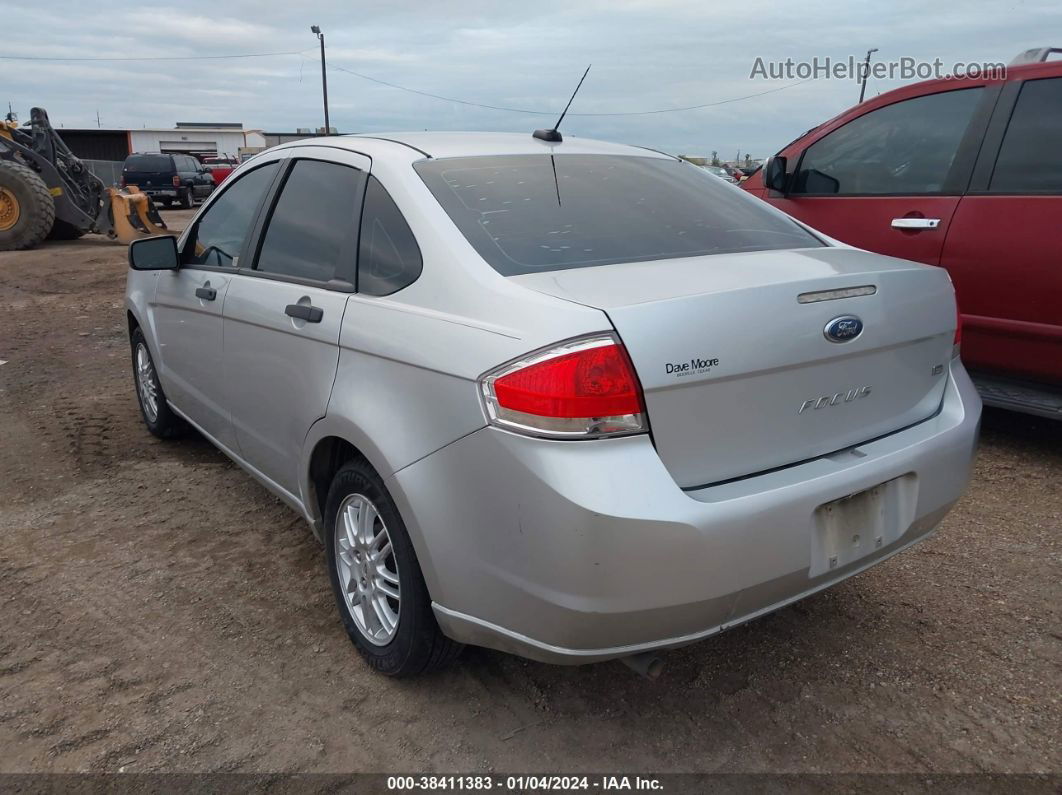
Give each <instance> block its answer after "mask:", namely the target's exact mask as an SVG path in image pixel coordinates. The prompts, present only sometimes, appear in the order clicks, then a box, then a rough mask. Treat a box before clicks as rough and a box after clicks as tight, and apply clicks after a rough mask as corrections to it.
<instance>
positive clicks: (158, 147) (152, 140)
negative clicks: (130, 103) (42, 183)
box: [58, 122, 266, 160]
mask: <svg viewBox="0 0 1062 795" xmlns="http://www.w3.org/2000/svg"><path fill="white" fill-rule="evenodd" d="M58 132H59V135H60V137H62V139H63V141H65V142H66V145H67V146H69V147H70V149H71V150H72V151H73V153H74V154H75V155H77V156H78V157H80V158H82V159H85V160H125V158H126V155H129V154H131V153H133V152H169V153H181V154H193V155H199V156H208V155H232V156H233V157H236V156H238V155H239V154H240V153H241V152H246V151H257V150H259V149H263V148H264V147H265V145H266V139H265V136H264V135H263V134H262V132H261V130H245V129H244V128H243V125H242V124H240V123H239V122H202V123H201V122H177V126H176V127H173V128H158V127H152V128H144V129H140V130H93V129H91V128H89V129H66V128H62V129H60V130H59V131H58Z"/></svg>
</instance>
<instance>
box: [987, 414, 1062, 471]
mask: <svg viewBox="0 0 1062 795" xmlns="http://www.w3.org/2000/svg"><path fill="white" fill-rule="evenodd" d="M981 444H982V445H984V444H1001V445H1008V446H1010V445H1014V446H1023V447H1025V448H1026V450H1027V452H1029V453H1032V454H1040V455H1045V456H1051V457H1054V458H1057V459H1062V418H1060V419H1057V420H1054V419H1048V418H1047V417H1037V416H1034V415H1032V414H1019V413H1018V412H1016V411H1006V410H1004V409H997V408H991V407H987V406H986V407H985V410H984V413H983V414H982V416H981Z"/></svg>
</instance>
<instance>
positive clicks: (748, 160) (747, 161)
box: [745, 153, 752, 168]
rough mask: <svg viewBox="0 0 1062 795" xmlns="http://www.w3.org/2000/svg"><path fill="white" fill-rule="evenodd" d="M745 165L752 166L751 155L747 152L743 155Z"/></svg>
mask: <svg viewBox="0 0 1062 795" xmlns="http://www.w3.org/2000/svg"><path fill="white" fill-rule="evenodd" d="M745 167H746V168H752V155H750V154H747V153H746V155H745Z"/></svg>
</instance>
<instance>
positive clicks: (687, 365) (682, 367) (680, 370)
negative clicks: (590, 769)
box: [665, 356, 719, 378]
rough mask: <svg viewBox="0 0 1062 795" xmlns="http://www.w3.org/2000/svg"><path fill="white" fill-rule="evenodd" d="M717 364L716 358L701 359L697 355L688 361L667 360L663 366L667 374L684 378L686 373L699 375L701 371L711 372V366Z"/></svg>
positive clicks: (716, 365)
mask: <svg viewBox="0 0 1062 795" xmlns="http://www.w3.org/2000/svg"><path fill="white" fill-rule="evenodd" d="M718 366H719V360H718V359H702V358H700V357H699V356H695V357H694V358H692V359H690V360H689V361H688V362H675V363H672V362H668V363H667V364H666V365H665V367H666V368H667V374H668V375H673V376H675V378H684V377H685V376H687V375H700V374H701V373H710V372H712V368H713V367H718Z"/></svg>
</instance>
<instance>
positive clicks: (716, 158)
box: [712, 149, 719, 166]
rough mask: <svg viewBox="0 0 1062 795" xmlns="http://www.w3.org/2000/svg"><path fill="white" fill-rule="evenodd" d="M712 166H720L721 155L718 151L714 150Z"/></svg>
mask: <svg viewBox="0 0 1062 795" xmlns="http://www.w3.org/2000/svg"><path fill="white" fill-rule="evenodd" d="M712 165H713V166H718V165H719V153H718V152H717V151H715V150H714V149H713V150H712Z"/></svg>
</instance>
